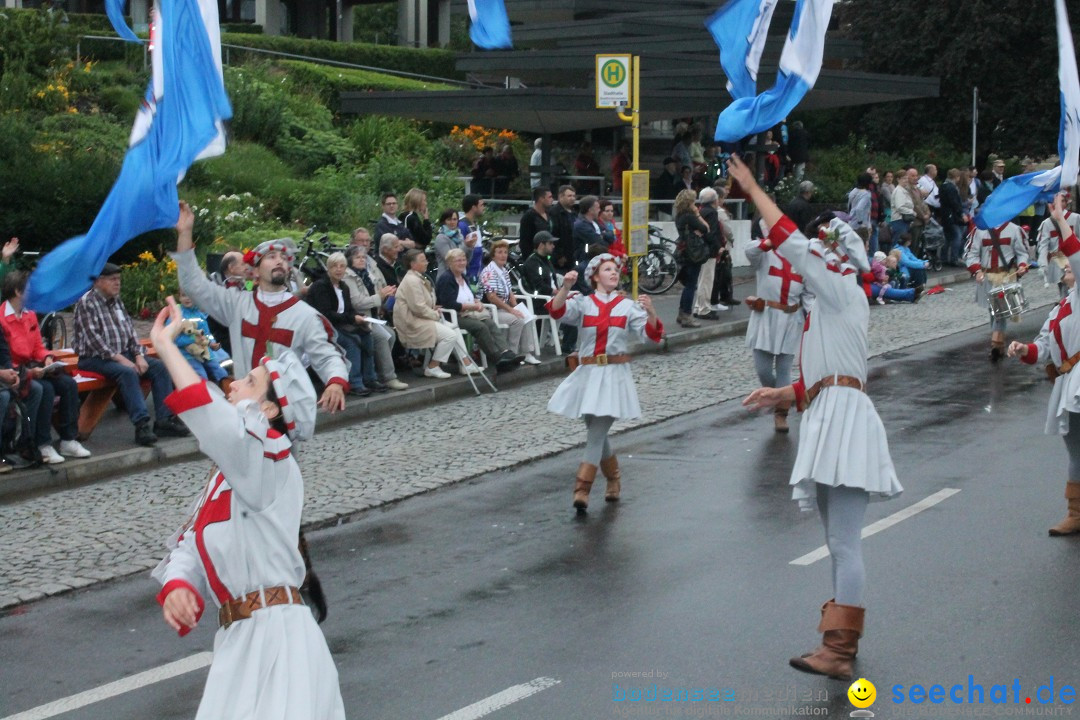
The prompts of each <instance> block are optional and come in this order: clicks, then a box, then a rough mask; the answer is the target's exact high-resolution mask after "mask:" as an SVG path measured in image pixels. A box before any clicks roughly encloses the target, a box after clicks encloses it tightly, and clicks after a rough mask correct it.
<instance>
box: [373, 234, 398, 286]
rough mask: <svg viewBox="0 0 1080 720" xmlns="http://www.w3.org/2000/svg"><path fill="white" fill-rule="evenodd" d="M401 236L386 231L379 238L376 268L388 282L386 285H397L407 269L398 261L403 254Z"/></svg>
mask: <svg viewBox="0 0 1080 720" xmlns="http://www.w3.org/2000/svg"><path fill="white" fill-rule="evenodd" d="M401 250H402V245H401V238H399V237H398V236H397V235H395V234H393V233H385V234H383V235H382V236H380V238H379V255H378V257H376V258H375V270H377V271H378V272H379V273H380V274H381V275H382V276H383V280H384V281H385V283H386V287H397V286H398V284H399V283H400V282H401V278H402V277H403V276H404V275H405V271H404V270H402V269H401V265H400V264H399V263H398V257H399V256H400V255H401Z"/></svg>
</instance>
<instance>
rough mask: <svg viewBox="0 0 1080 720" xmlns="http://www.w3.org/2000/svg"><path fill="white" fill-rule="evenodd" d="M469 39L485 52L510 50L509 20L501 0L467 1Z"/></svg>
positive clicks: (511, 42) (512, 45)
mask: <svg viewBox="0 0 1080 720" xmlns="http://www.w3.org/2000/svg"><path fill="white" fill-rule="evenodd" d="M469 20H470V24H469V38H470V39H471V40H472V41H473V44H474V45H476V46H477V47H482V48H484V49H485V50H495V49H498V48H512V47H514V43H513V41H512V40H511V39H510V18H509V17H507V15H506V5H505V4H504V3H503V0H469Z"/></svg>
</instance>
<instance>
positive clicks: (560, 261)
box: [548, 185, 577, 273]
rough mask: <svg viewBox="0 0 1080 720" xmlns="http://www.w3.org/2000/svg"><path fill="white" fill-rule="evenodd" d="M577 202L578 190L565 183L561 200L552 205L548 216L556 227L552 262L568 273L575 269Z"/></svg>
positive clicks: (560, 192) (553, 231)
mask: <svg viewBox="0 0 1080 720" xmlns="http://www.w3.org/2000/svg"><path fill="white" fill-rule="evenodd" d="M576 203H577V191H575V190H574V186H573V185H563V186H561V187H560V188H559V202H558V203H556V204H555V205H553V206H552V207H551V210H550V212H549V214H548V217H549V218H550V219H551V224H552V226H553V227H554V229H553V230H552V231H551V232H552V234H554V235H555V238H556V243H555V254H554V255H553V256H552V263H553V264H554V265H555V267H556V269H558V270H559V271H561V272H563V273H566V272H569V271H570V270H573V269H574V221H575V220H577V214H576V213H575V212H574V205H575V204H576Z"/></svg>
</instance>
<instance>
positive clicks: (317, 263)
mask: <svg viewBox="0 0 1080 720" xmlns="http://www.w3.org/2000/svg"><path fill="white" fill-rule="evenodd" d="M316 231H317V226H315V225H312V226H311V227H310V228H308V231H307V232H306V233H304V237H302V238H301V239H300V245H301V249H300V250H299V251H298V252H297V256H296V262H295V264H294V268H295V269H296V270H298V271H299V273H300V280H301V281H302V282H303V283H304V285H311V283H313V282H315V281H316V280H318V279H319V278H321V277H325V276H326V261H327V259H328V258H329V257H330V255H331V254H333V253H335V252H343V251H344V250H345V248H339V247H336V246H334V245H333V244H331V242H330V236H329V235H327V234H325V233H323V235H321V236H320V237H318V238H314V237H312V236H313V235H314V234H315V232H316ZM315 243H318V244H319V248H320V249H318V250H317V249H315Z"/></svg>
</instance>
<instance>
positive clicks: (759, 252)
mask: <svg viewBox="0 0 1080 720" xmlns="http://www.w3.org/2000/svg"><path fill="white" fill-rule="evenodd" d="M746 259H747V260H749V261H750V265H751V266H752V267H753V268H754V270H755V271H756V272H757V293H756V294H757V296H758V297H759V298H762V299H764V300H767V301H768V300H771V301H772V302H776V303H780V304H781V305H789V306H790V305H799V306H800V307H799V309H798V310H796V311H795V312H791V313H786V312H784V311H783V310H778V309H777V308H773V307H769V306H768V305H766V306H765V309H764V310H763V311H762V312H755V311H753V310H751V312H750V324H749V326H748V327H747V329H746V347H748V348H750V349H751V350H764V351H765V352H767V353H772V354H773V355H794V354H795V352H796V351H797V350H798V349H799V338H800V337H802V329H803V320H804V318H805V317H806V312H808V311H809V309H810V303H811V302H812V299H813V296H812V295H811V294H810V293H808V292H806V289H805V287H804V286H803V279H802V276H801V275H799V274H798V273H796V272H794V271H793V270H792V269H791V263H789V262H788V260H787V258H785V257H784V256H783V255H782V254H780V253H778V252H776V251H775V250H767V249H765V248H764V247H762V246H761V244H755V243H751V244H750V245H748V246H747V247H746Z"/></svg>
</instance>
